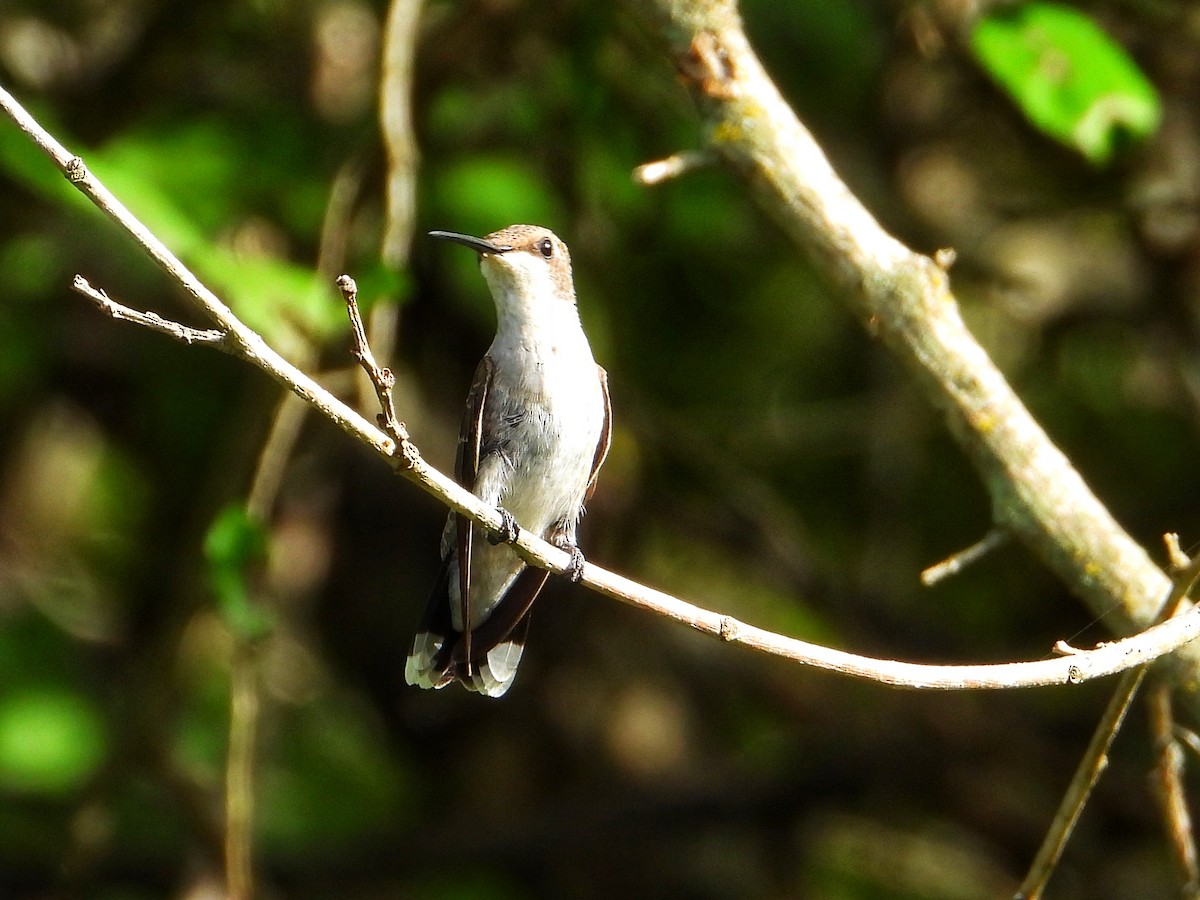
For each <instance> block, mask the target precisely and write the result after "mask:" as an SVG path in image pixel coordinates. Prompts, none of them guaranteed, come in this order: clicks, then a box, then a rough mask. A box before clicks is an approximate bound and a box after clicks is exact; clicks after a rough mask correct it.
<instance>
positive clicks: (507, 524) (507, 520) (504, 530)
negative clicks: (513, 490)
mask: <svg viewBox="0 0 1200 900" xmlns="http://www.w3.org/2000/svg"><path fill="white" fill-rule="evenodd" d="M496 512H498V513H500V519H501V523H500V529H499V530H498V531H493V532H492V533H491V534H489V535H488V536H487V539H488V543H489V544H491V545H492V546H493V547H494V546H496V545H497V544H515V543H516V542H517V537H518V536H519V535H520V534H521V529H520V527H519V526H518V525H517V520H516V519H515V518H513V514H512V513H510V512H509V511H508V510H507V509H505V508H504V507H503V506H497V507H496Z"/></svg>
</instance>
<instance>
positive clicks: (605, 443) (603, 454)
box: [583, 366, 612, 501]
mask: <svg viewBox="0 0 1200 900" xmlns="http://www.w3.org/2000/svg"><path fill="white" fill-rule="evenodd" d="M596 368H597V369H598V370H599V372H600V393H601V394H603V395H604V424H603V425H602V426H601V428H600V443H598V444H597V445H596V455H595V457H594V458H593V459H592V472H591V474H590V475H589V476H588V485H587V493H586V494H584V495H583V499H584V500H585V501H586V500H588V499H590V498H591V496H592V492H593V491H595V490H596V480H597V479H598V478H599V477H600V467H601V466H602V465H604V460H605V459H607V458H608V448H609V447H611V446H612V401H611V400H609V399H608V373H607V372H606V371H604V366H596Z"/></svg>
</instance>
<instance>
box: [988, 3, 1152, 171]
mask: <svg viewBox="0 0 1200 900" xmlns="http://www.w3.org/2000/svg"><path fill="white" fill-rule="evenodd" d="M971 50H972V52H973V53H974V54H975V57H976V59H977V60H978V62H979V64H980V65H981V66H982V67H983V68H984V69H985V70H986V71H987V72H988V74H989V75H991V76H992V78H994V79H995V80H996V82H997V83H999V84H1000V86H1001V87H1002V88H1004V90H1006V91H1007V92H1008V93H1009V94H1010V95H1011V96H1012V98H1013V100H1015V101H1016V103H1017V105H1018V106H1020V107H1021V110H1022V112H1024V113H1025V115H1026V117H1027V118H1028V119H1029V121H1030V122H1032V123H1033V124H1034V125H1036V126H1037V127H1038V128H1040V129H1041V130H1042V131H1044V132H1045V133H1046V134H1048V135H1050V136H1051V137H1053V138H1055V139H1056V140H1058V141H1061V142H1062V143H1064V144H1066V145H1067V146H1069V147H1073V148H1075V149H1076V150H1078V151H1079V152H1080V153H1082V154H1083V155H1084V156H1086V157H1087V158H1088V159H1089V160H1091V161H1092V162H1093V163H1095V164H1097V165H1103V164H1105V163H1107V162H1109V160H1111V159H1112V157H1113V154H1114V153H1115V152H1116V150H1117V149H1118V147H1119V146H1120V144H1121V143H1122V141H1123V140H1126V139H1128V138H1133V139H1140V138H1144V137H1146V136H1147V135H1149V134H1152V133H1153V132H1154V130H1155V129H1156V128H1157V127H1158V124H1159V121H1160V119H1161V117H1162V109H1161V106H1160V103H1159V99H1158V94H1157V92H1156V91H1155V89H1154V86H1153V85H1152V84H1151V83H1150V82H1149V80H1148V79H1147V78H1146V76H1145V75H1144V74H1142V71H1141V70H1140V69H1139V68H1138V66H1137V64H1136V63H1135V62H1134V61H1133V60H1132V59H1130V57H1129V55H1128V54H1127V53H1126V52H1125V50H1124V49H1123V48H1122V47H1121V46H1120V45H1119V44H1117V43H1116V42H1115V41H1114V40H1113V39H1112V38H1110V37H1109V36H1108V35H1107V34H1105V33H1104V31H1102V30H1101V29H1100V27H1099V26H1098V25H1096V23H1095V22H1093V21H1092V20H1091V19H1090V18H1088V17H1087V16H1085V15H1084V14H1083V13H1080V12H1078V11H1076V10H1074V9H1070V8H1069V7H1066V6H1059V5H1058V4H1054V3H1029V4H1026V5H1024V6H1020V7H1017V8H1015V9H1009V10H1003V11H1000V12H997V13H995V14H993V15H990V16H987V17H986V18H983V19H981V20H980V21H979V22H978V23H977V24H976V26H975V28H974V30H973V31H972V33H971Z"/></svg>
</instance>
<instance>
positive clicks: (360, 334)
mask: <svg viewBox="0 0 1200 900" xmlns="http://www.w3.org/2000/svg"><path fill="white" fill-rule="evenodd" d="M334 283H335V284H336V285H337V287H338V290H339V291H341V292H342V299H343V300H345V301H346V313H347V315H349V317H350V333H351V335H352V336H353V341H354V343H353V344H352V346H351V349H350V353H351V354H352V355H353V356H354V358H355V359H356V360H357V361H358V364H359V365H360V366H362V367H363V371H365V372H366V373H367V378H369V379H370V380H371V385H372V386H373V387H374V388H375V396H376V397H378V398H379V406H380V409H382V410H383V412H381V413H380V414H379V415H377V416H376V417H375V418H376V421H377V422H378V423H379V427H380V428H382V429H383V430H384V431H386V432H387V433H388V435H390V436H391V438H392V440H394V441H395V442H396V446H397V447H398V448H399V452H400V457H401V459H403V460H404V462H405V464H407V465H411V464H412V463H413V462H414V461H415V460H416V458H417V448H416V447H415V446H413V444H412V442H411V441H410V440H409V439H408V428H407V427H405V425H404V423H403V422H401V421H400V419H399V418H398V417H397V415H396V403H395V400H394V398H393V396H392V395H393V390H394V389H395V387H396V376H395V375H393V374H392V370H391V369H385V368H383V367H382V366H380V365H379V363H377V362H376V361H375V354H373V353H372V352H371V344H370V342H369V341H368V340H367V329H366V326H365V325H363V320H362V314H361V313H360V312H359V311H358V284H357V283H355V281H354V279H353V278H351V277H350V276H349V275H339V276H338V277H337V279H336V281H335V282H334Z"/></svg>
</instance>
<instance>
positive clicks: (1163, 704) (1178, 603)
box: [1015, 534, 1200, 900]
mask: <svg viewBox="0 0 1200 900" xmlns="http://www.w3.org/2000/svg"><path fill="white" fill-rule="evenodd" d="M1164 541H1165V543H1166V546H1167V556H1168V558H1169V560H1170V563H1171V593H1170V595H1169V596H1168V597H1167V601H1166V602H1165V603H1164V604H1163V607H1162V610H1161V612H1160V613H1159V622H1160V623H1162V622H1166V621H1169V620H1171V619H1173V618H1176V617H1178V616H1179V615H1180V611H1181V610H1182V609H1183V608H1184V607H1185V605H1186V602H1187V595H1188V593H1189V592H1190V591H1191V589H1192V587H1193V586H1194V585H1195V583H1196V580H1197V578H1200V555H1197V556H1196V557H1195V558H1193V559H1189V558H1188V557H1187V555H1186V554H1185V553H1184V552H1183V551H1182V550H1181V549H1180V547H1179V535H1177V534H1168V535H1165V536H1164ZM1184 614H1185V615H1191V614H1194V612H1193V613H1184ZM1060 644H1061V645H1062V646H1063V647H1064V648H1065V647H1066V644H1065V643H1064V642H1060ZM1146 669H1147V666H1145V665H1142V666H1138V667H1137V668H1136V669H1129V670H1128V671H1126V672H1125V673H1124V674H1122V676H1121V679H1120V681H1119V682H1117V688H1116V690H1115V691H1114V692H1113V696H1112V699H1111V700H1109V703H1108V707H1107V709H1105V711H1104V715H1103V716H1102V717H1101V719H1100V723H1099V725H1097V726H1096V731H1095V733H1094V734H1093V735H1092V739H1091V742H1090V743H1089V744H1088V748H1087V751H1086V752H1085V753H1084V755H1083V758H1082V759H1081V760H1080V761H1079V766H1078V768H1076V770H1075V775H1074V777H1072V779H1071V784H1070V785H1069V786H1068V787H1067V791H1066V793H1065V794H1064V795H1063V798H1062V801H1061V802H1060V803H1059V807H1058V811H1057V812H1056V813H1055V815H1054V820H1053V821H1052V822H1051V824H1050V828H1049V830H1048V831H1047V832H1046V836H1045V838H1043V840H1042V846H1041V847H1040V848H1039V850H1038V853H1037V856H1035V857H1034V860H1033V863H1032V864H1031V865H1030V867H1029V872H1028V874H1027V875H1026V876H1025V880H1024V881H1023V882H1022V883H1021V887H1020V888H1019V889H1018V890H1017V893H1016V895H1015V900H1038V898H1040V897H1041V896H1042V892H1043V891H1044V890H1045V888H1046V884H1047V882H1048V881H1049V880H1050V876H1051V874H1053V872H1054V869H1055V867H1056V866H1057V865H1058V861H1059V859H1060V858H1061V857H1062V852H1063V849H1064V848H1065V847H1066V845H1067V841H1068V840H1069V839H1070V837H1071V832H1072V831H1074V829H1075V825H1076V823H1077V822H1078V821H1079V817H1080V816H1081V815H1082V814H1083V808H1084V806H1085V805H1086V804H1087V801H1088V798H1089V797H1090V796H1091V793H1092V789H1093V788H1095V786H1096V783H1097V782H1098V781H1099V780H1100V775H1101V773H1102V772H1103V771H1104V770H1105V768H1107V766H1108V751H1109V748H1110V747H1111V746H1112V742H1113V740H1114V739H1115V738H1116V736H1117V732H1118V731H1119V730H1120V728H1121V723H1122V722H1123V721H1124V719H1125V714H1126V713H1127V712H1128V711H1129V707H1130V705H1131V704H1132V703H1133V698H1134V695H1135V694H1136V693H1137V690H1138V687H1140V686H1141V683H1142V679H1143V678H1144V677H1145V675H1146ZM1171 721H1172V719H1171V707H1170V690H1169V688H1168V687H1167V686H1166V685H1165V684H1161V683H1160V684H1159V685H1156V689H1155V692H1154V694H1153V695H1152V697H1151V726H1152V728H1154V731H1155V734H1156V737H1157V738H1158V741H1157V743H1158V745H1159V748H1160V759H1159V781H1158V785H1159V788H1160V791H1159V797H1160V800H1161V803H1162V806H1163V813H1164V816H1165V818H1166V820H1167V830H1168V833H1169V834H1170V836H1171V840H1172V845H1173V846H1174V848H1175V851H1176V857H1177V859H1178V860H1179V862H1180V866H1181V868H1182V870H1183V872H1184V876H1185V879H1186V881H1187V886H1188V889H1189V890H1190V891H1191V892H1192V893H1188V894H1186V896H1189V897H1192V896H1196V887H1197V884H1198V881H1197V870H1196V848H1195V844H1194V842H1193V840H1192V829H1191V818H1190V816H1189V815H1188V810H1187V804H1186V802H1185V801H1184V799H1183V786H1182V782H1181V780H1180V777H1179V774H1180V772H1179V770H1180V765H1181V763H1180V760H1179V757H1180V756H1181V754H1180V752H1179V748H1178V744H1177V743H1176V742H1175V740H1174V736H1173V729H1172V726H1171V724H1170V723H1171Z"/></svg>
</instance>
